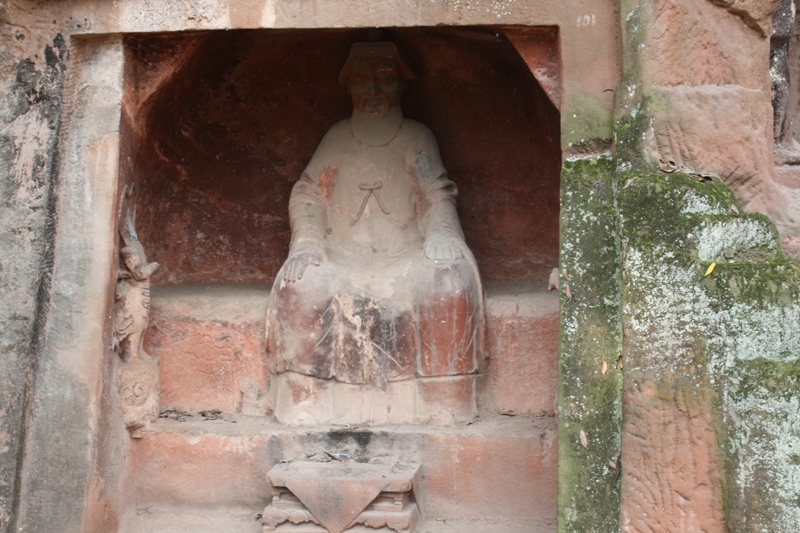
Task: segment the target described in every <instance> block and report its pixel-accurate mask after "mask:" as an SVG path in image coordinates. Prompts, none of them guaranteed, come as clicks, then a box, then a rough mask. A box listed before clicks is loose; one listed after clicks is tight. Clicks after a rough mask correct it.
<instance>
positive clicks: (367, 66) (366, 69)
mask: <svg viewBox="0 0 800 533" xmlns="http://www.w3.org/2000/svg"><path fill="white" fill-rule="evenodd" d="M416 78H417V77H416V75H414V73H413V72H412V71H411V69H410V68H409V66H408V63H407V62H406V60H405V58H404V57H403V55H402V54H401V53H400V51H399V50H398V49H397V46H395V44H394V43H390V42H367V43H355V44H354V45H353V46H352V48H351V49H350V57H348V58H347V62H346V63H345V65H344V68H342V72H341V74H339V82H341V83H342V84H343V85H346V86H348V87H349V88H350V95H351V96H352V98H353V106H355V108H356V109H358V110H359V111H361V112H362V113H366V114H369V115H376V116H379V115H384V114H386V113H388V112H389V111H390V110H391V109H393V108H396V107H399V106H400V96H401V95H402V93H403V91H404V90H405V88H406V80H410V79H416Z"/></svg>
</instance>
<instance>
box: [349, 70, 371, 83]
mask: <svg viewBox="0 0 800 533" xmlns="http://www.w3.org/2000/svg"><path fill="white" fill-rule="evenodd" d="M369 78H370V74H369V73H368V72H364V71H355V72H353V74H352V78H351V80H352V82H353V83H355V84H358V85H364V84H365V83H368V82H369Z"/></svg>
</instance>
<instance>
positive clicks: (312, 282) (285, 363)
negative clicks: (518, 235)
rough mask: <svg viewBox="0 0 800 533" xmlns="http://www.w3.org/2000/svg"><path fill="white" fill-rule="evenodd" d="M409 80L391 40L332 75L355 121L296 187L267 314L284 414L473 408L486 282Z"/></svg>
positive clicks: (359, 46)
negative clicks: (413, 110) (408, 93)
mask: <svg viewBox="0 0 800 533" xmlns="http://www.w3.org/2000/svg"><path fill="white" fill-rule="evenodd" d="M414 78H415V75H414V74H413V72H412V70H411V68H410V67H409V65H408V62H407V61H406V60H405V59H404V58H403V56H402V54H401V53H400V52H399V50H398V49H397V47H396V46H395V45H394V44H393V43H389V42H369V43H356V44H354V45H353V47H352V50H351V54H350V57H349V59H348V60H347V63H346V64H345V66H344V68H343V69H342V71H341V75H340V82H341V83H343V84H345V85H346V86H348V87H349V89H350V94H351V96H352V99H353V105H354V110H353V115H352V117H351V118H350V119H347V120H343V121H341V122H339V123H337V124H336V125H334V126H333V127H332V128H331V129H330V130H329V131H328V133H327V134H326V135H325V137H324V138H323V140H322V142H321V143H320V145H319V147H318V148H317V151H316V152H315V154H314V156H313V157H312V159H311V161H310V162H309V164H308V167H307V168H306V170H305V172H303V174H302V176H301V177H300V179H299V180H298V181H297V183H296V184H295V186H294V189H293V190H292V194H291V198H290V203H289V215H290V220H291V225H292V242H291V246H290V251H289V258H288V259H287V261H286V263H285V264H284V266H283V268H282V269H281V271H280V272H279V273H278V276H277V278H276V280H275V284H274V287H273V290H272V293H271V296H270V304H269V310H268V315H267V349H268V352H269V354H270V357H271V360H272V361H271V368H272V371H273V372H274V376H273V390H274V393H275V398H274V405H275V414H276V416H277V417H278V419H279V420H282V421H284V422H289V423H300V424H309V423H323V422H342V423H353V422H367V421H370V422H380V421H389V420H394V421H412V419H414V420H420V419H422V418H425V417H430V416H442V413H440V412H439V411H446V413H445V415H444V416H448V415H452V416H453V417H454V418H455V419H461V418H465V417H466V418H468V417H470V416H472V415H473V414H474V412H475V391H474V375H475V374H476V373H477V372H478V370H479V366H480V364H481V358H482V357H483V352H484V350H483V344H484V332H483V327H484V316H483V290H482V287H481V282H480V277H479V274H478V269H477V266H476V263H475V260H474V258H473V255H472V253H471V251H470V250H469V248H468V247H467V245H466V243H465V241H464V235H463V233H462V231H461V225H460V223H459V220H458V215H457V214H456V203H455V202H456V195H457V189H456V186H455V184H454V183H453V182H452V181H450V180H449V179H448V177H447V173H446V172H445V169H444V167H443V165H442V162H441V159H440V156H439V149H438V146H437V143H436V139H435V138H434V136H433V134H432V133H431V132H430V130H429V129H428V128H426V127H425V126H423V125H422V124H420V123H418V122H415V121H413V120H410V119H407V118H404V117H403V114H402V111H401V109H400V98H401V95H402V92H403V90H404V88H405V86H406V83H407V80H410V79H414Z"/></svg>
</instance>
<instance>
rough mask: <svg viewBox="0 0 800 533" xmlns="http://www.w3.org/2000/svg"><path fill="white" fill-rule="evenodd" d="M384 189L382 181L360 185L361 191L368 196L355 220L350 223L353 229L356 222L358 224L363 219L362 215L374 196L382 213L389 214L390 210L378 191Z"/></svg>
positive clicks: (365, 197) (365, 196)
mask: <svg viewBox="0 0 800 533" xmlns="http://www.w3.org/2000/svg"><path fill="white" fill-rule="evenodd" d="M382 187H383V182H382V181H381V180H378V181H375V182H373V183H372V184H369V183H367V182H365V181H362V182H361V183H359V184H358V188H359V189H361V190H362V191H366V193H367V194H365V195H364V201H363V202H361V209H359V210H358V213H357V214H356V216H355V218H354V219H353V221H352V222H350V226H351V227H352V226H355V225H356V222H358V220H359V219H360V218H361V215H363V214H364V210H365V209H366V208H367V203H368V202H369V199H370V197H372V196H374V197H375V200H376V201H377V202H378V205H379V206H380V208H381V211H383V214H384V215H388V214H389V210H388V209H386V206H385V205H383V201H382V200H381V197H380V196H378V192H377V191H378V190H379V189H381V188H382Z"/></svg>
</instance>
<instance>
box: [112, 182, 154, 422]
mask: <svg viewBox="0 0 800 533" xmlns="http://www.w3.org/2000/svg"><path fill="white" fill-rule="evenodd" d="M123 196H124V194H123ZM120 237H121V239H122V245H123V246H121V248H120V268H119V270H118V272H117V287H116V293H115V302H114V338H113V345H112V348H113V349H114V351H116V352H117V353H118V354H119V356H120V359H121V361H120V365H119V373H118V379H119V392H120V403H121V407H122V413H123V419H124V421H125V426H126V427H127V428H128V430H130V431H131V432H132V434H133V436H135V437H136V436H139V433H138V431H139V430H140V429H141V428H143V427H145V426H146V425H147V424H148V423H149V422H152V421H154V420H155V419H156V418H157V416H158V406H159V404H158V385H159V383H158V362H157V361H156V360H155V359H154V358H153V357H151V356H150V355H149V354H148V353H147V352H145V351H144V347H143V343H144V334H145V330H147V324H148V322H149V320H150V276H152V275H153V272H155V271H156V269H157V268H158V266H159V265H158V263H155V262H153V263H149V262H148V261H147V257H146V256H145V252H144V247H143V246H142V243H141V242H139V236H138V235H137V234H136V223H135V218H132V217H131V214H130V211H129V212H128V213H127V214H126V216H125V223H124V226H123V227H122V229H121V230H120Z"/></svg>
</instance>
